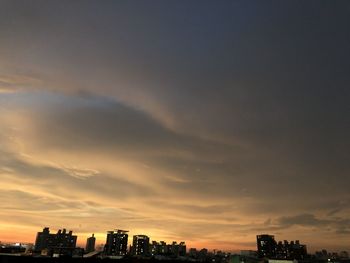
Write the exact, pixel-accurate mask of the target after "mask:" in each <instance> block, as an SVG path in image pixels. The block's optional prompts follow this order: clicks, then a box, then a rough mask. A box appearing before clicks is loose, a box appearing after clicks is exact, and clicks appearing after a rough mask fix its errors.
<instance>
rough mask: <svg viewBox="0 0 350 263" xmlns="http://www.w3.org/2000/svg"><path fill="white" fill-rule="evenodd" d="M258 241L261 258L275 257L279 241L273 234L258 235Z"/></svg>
mask: <svg viewBox="0 0 350 263" xmlns="http://www.w3.org/2000/svg"><path fill="white" fill-rule="evenodd" d="M256 243H257V247H258V256H259V257H260V258H275V257H276V249H277V243H276V241H275V236H272V235H267V234H263V235H258V236H256Z"/></svg>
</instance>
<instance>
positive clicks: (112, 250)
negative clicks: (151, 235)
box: [104, 229, 129, 256]
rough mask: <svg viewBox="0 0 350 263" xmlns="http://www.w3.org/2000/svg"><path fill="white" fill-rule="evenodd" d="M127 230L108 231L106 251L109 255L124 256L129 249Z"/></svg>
mask: <svg viewBox="0 0 350 263" xmlns="http://www.w3.org/2000/svg"><path fill="white" fill-rule="evenodd" d="M128 232H129V231H126V230H119V229H117V230H115V231H108V232H107V240H106V245H105V248H104V252H105V253H106V255H109V256H124V255H126V252H127V249H128V234H127V233H128Z"/></svg>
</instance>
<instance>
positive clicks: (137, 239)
mask: <svg viewBox="0 0 350 263" xmlns="http://www.w3.org/2000/svg"><path fill="white" fill-rule="evenodd" d="M132 254H133V255H136V256H146V255H149V254H150V252H149V237H148V236H145V235H135V236H134V237H133V242H132Z"/></svg>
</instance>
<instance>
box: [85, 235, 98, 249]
mask: <svg viewBox="0 0 350 263" xmlns="http://www.w3.org/2000/svg"><path fill="white" fill-rule="evenodd" d="M95 242H96V238H95V235H94V234H92V236H91V237H88V238H87V239H86V247H85V252H86V253H90V252H93V251H95Z"/></svg>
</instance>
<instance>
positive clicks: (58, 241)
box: [35, 227, 77, 254]
mask: <svg viewBox="0 0 350 263" xmlns="http://www.w3.org/2000/svg"><path fill="white" fill-rule="evenodd" d="M76 243H77V236H75V235H73V232H72V231H69V232H67V231H66V229H63V230H61V229H60V230H58V232H57V234H51V233H50V229H49V228H48V227H45V228H44V229H43V231H42V232H38V234H37V236H36V240H35V250H36V251H40V252H41V251H42V250H44V249H46V250H48V251H49V253H58V254H72V252H73V250H74V249H75V248H76Z"/></svg>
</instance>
